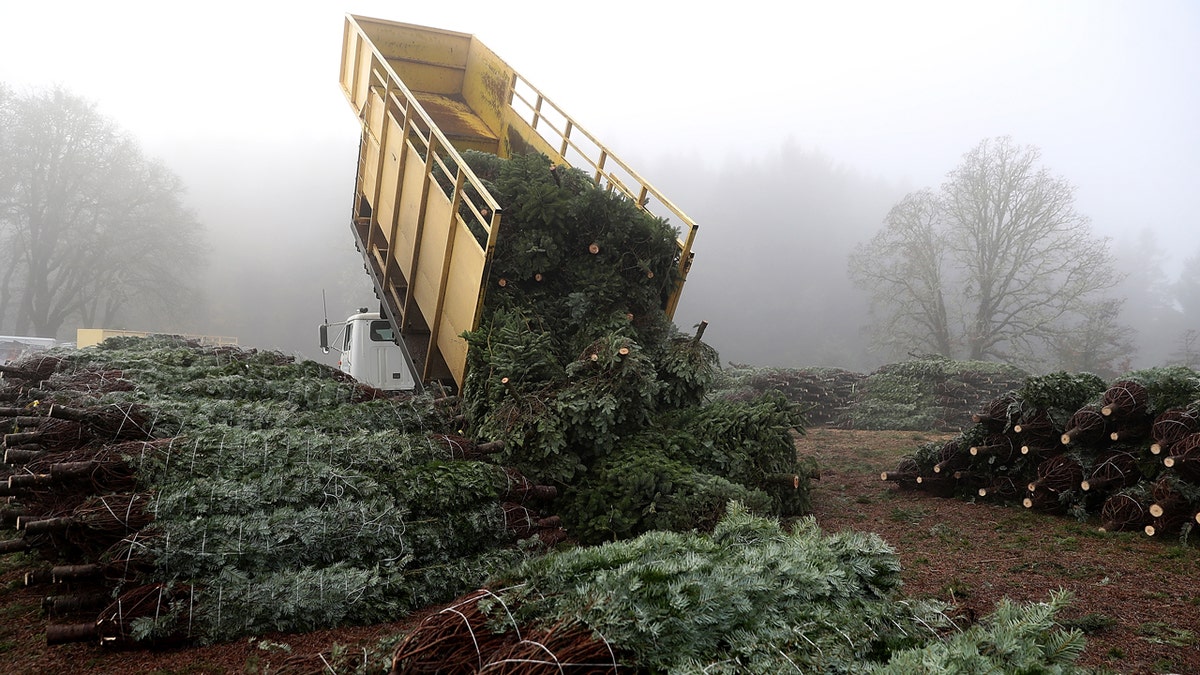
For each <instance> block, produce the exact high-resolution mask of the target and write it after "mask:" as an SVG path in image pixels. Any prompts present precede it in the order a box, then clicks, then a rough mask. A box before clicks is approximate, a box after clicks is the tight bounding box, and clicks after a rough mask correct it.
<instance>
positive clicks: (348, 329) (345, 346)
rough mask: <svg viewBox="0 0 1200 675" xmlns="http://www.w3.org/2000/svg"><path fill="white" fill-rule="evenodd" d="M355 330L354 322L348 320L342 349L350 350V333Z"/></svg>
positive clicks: (344, 350)
mask: <svg viewBox="0 0 1200 675" xmlns="http://www.w3.org/2000/svg"><path fill="white" fill-rule="evenodd" d="M353 331H354V324H353V323H352V322H349V321H347V322H346V332H345V339H344V340H343V341H342V351H343V352H348V351H350V333H351V332H353Z"/></svg>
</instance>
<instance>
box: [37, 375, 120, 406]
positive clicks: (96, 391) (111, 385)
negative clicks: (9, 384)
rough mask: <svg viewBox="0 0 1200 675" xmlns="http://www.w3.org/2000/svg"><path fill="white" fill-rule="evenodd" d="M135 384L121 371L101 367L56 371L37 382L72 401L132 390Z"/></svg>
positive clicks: (49, 390) (48, 390)
mask: <svg viewBox="0 0 1200 675" xmlns="http://www.w3.org/2000/svg"><path fill="white" fill-rule="evenodd" d="M135 386H136V385H134V383H133V382H132V381H131V380H129V379H128V378H126V377H125V374H124V373H123V372H122V371H120V370H115V369H111V368H102V367H95V368H80V369H78V370H68V371H65V372H56V373H55V374H53V375H51V376H50V377H49V378H47V379H45V380H43V381H42V382H40V383H39V387H40V388H41V389H42V390H43V391H47V392H52V393H66V394H67V395H68V397H69V398H70V399H71V400H73V401H83V400H88V399H96V398H99V397H101V396H104V395H105V394H111V393H114V392H121V391H133V390H134V389H135Z"/></svg>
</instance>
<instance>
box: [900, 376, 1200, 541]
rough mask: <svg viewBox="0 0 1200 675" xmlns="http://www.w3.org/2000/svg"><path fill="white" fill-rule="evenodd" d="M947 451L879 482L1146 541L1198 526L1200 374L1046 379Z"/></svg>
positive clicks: (1006, 401)
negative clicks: (1011, 505)
mask: <svg viewBox="0 0 1200 675" xmlns="http://www.w3.org/2000/svg"><path fill="white" fill-rule="evenodd" d="M972 419H973V424H972V425H971V426H969V427H967V428H966V429H964V430H962V431H961V432H960V433H959V435H958V436H957V437H955V438H954V439H952V440H950V441H947V442H945V443H930V444H927V445H925V446H922V447H921V448H919V449H918V450H917V452H916V453H914V454H913V455H912V456H910V457H907V458H905V460H903V461H902V462H901V463H900V464H899V466H897V467H896V470H895V471H888V472H884V473H883V474H882V475H881V478H882V479H883V480H885V481H893V482H896V483H898V484H899V485H901V486H905V487H911V488H917V489H923V490H929V491H933V492H936V493H938V494H941V495H945V496H949V495H956V496H959V497H964V498H970V499H989V500H998V501H1004V502H1016V503H1020V504H1023V505H1024V506H1025V507H1026V508H1031V509H1038V510H1043V511H1049V512H1056V513H1068V514H1072V515H1074V516H1076V517H1078V518H1081V519H1093V520H1095V521H1097V522H1098V525H1099V527H1100V529H1101V530H1104V531H1117V530H1141V531H1143V532H1145V533H1146V534H1147V535H1149V536H1163V535H1165V534H1170V533H1178V532H1181V531H1182V532H1183V533H1186V532H1188V531H1190V529H1191V527H1193V526H1195V525H1197V524H1200V373H1197V372H1196V371H1193V370H1191V369H1189V368H1184V367H1169V368H1152V369H1147V370H1142V371H1136V372H1133V373H1130V374H1127V375H1125V376H1123V377H1121V378H1118V379H1117V380H1114V381H1112V382H1109V383H1105V382H1104V381H1102V380H1101V379H1100V378H1098V377H1096V376H1094V375H1088V374H1079V375H1071V374H1067V373H1051V374H1049V375H1045V376H1040V377H1031V378H1028V379H1027V380H1026V381H1025V382H1024V384H1023V385H1022V386H1021V388H1020V389H1017V390H1014V391H1012V392H1009V393H1008V394H1005V395H1002V396H999V397H997V398H995V399H993V400H992V401H991V402H990V403H989V404H988V405H986V406H984V407H982V408H980V409H977V410H976V411H975V413H974V414H973V417H972Z"/></svg>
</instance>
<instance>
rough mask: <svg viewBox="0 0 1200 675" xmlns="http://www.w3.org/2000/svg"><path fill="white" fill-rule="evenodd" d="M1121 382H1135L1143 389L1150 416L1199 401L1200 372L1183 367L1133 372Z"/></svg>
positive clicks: (1166, 367)
mask: <svg viewBox="0 0 1200 675" xmlns="http://www.w3.org/2000/svg"><path fill="white" fill-rule="evenodd" d="M1121 380H1125V381H1132V382H1136V383H1138V384H1140V385H1142V386H1143V387H1144V388H1145V390H1146V398H1147V404H1146V408H1147V411H1148V412H1149V414H1150V415H1152V416H1154V415H1159V414H1161V413H1162V412H1164V411H1166V410H1170V409H1171V408H1182V407H1185V406H1187V405H1188V404H1189V403H1191V402H1192V401H1196V400H1198V399H1200V372H1197V371H1196V370H1193V369H1192V368H1188V367H1185V366H1164V367H1158V368H1146V369H1143V370H1135V371H1133V372H1131V373H1128V374H1126V375H1124V376H1123V377H1122V378H1121ZM1114 384H1115V383H1114Z"/></svg>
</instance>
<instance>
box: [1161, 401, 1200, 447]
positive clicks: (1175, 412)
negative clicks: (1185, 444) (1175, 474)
mask: <svg viewBox="0 0 1200 675" xmlns="http://www.w3.org/2000/svg"><path fill="white" fill-rule="evenodd" d="M1197 432H1200V406H1196V405H1189V406H1187V407H1184V408H1170V409H1168V410H1164V411H1163V412H1161V413H1159V415H1158V417H1156V418H1154V424H1153V425H1152V426H1151V427H1150V437H1151V438H1152V439H1153V440H1154V444H1153V445H1151V446H1150V452H1151V453H1153V454H1155V455H1160V454H1164V453H1165V452H1166V451H1167V450H1168V449H1169V448H1170V447H1171V446H1172V445H1173V444H1175V443H1178V442H1179V441H1181V440H1183V439H1184V438H1186V437H1187V436H1190V435H1191V434H1194V433H1197Z"/></svg>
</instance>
